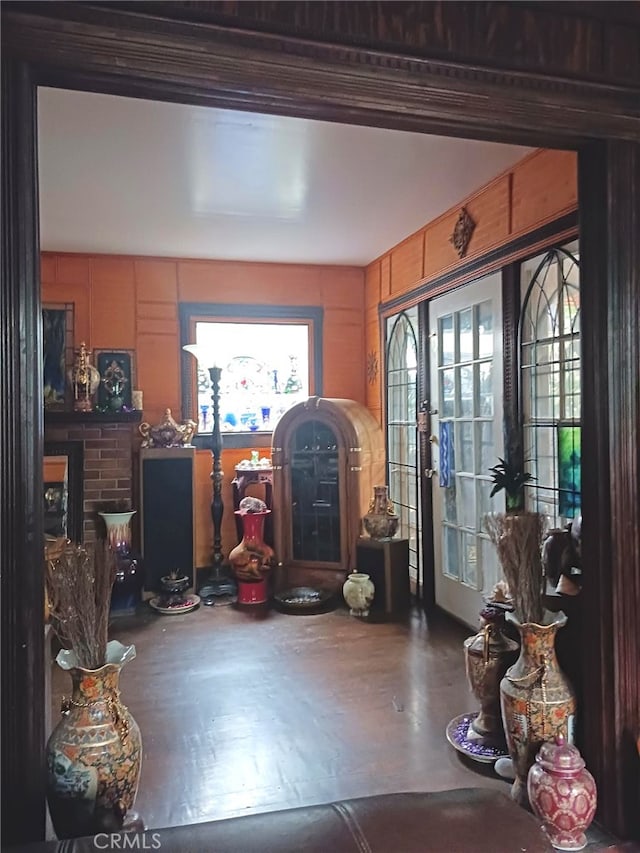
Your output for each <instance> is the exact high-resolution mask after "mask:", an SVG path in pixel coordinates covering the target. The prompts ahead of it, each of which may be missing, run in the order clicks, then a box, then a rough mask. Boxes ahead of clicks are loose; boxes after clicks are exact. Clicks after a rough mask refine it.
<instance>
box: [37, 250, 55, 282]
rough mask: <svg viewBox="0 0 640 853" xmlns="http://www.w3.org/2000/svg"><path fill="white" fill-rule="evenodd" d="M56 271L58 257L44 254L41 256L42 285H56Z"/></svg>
mask: <svg viewBox="0 0 640 853" xmlns="http://www.w3.org/2000/svg"><path fill="white" fill-rule="evenodd" d="M56 269H57V264H56V256H55V255H47V254H45V253H44V252H43V253H42V255H41V256H40V284H41V285H43V284H55V283H56Z"/></svg>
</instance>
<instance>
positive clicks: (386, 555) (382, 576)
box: [356, 537, 411, 617]
mask: <svg viewBox="0 0 640 853" xmlns="http://www.w3.org/2000/svg"><path fill="white" fill-rule="evenodd" d="M356 560H357V566H358V571H359V572H364V573H365V574H367V575H369V577H370V578H371V580H372V581H373V585H374V586H375V588H376V591H375V594H374V597H373V602H372V604H371V611H372V612H377V613H384V614H385V615H386V616H390V617H396V616H402V615H403V614H405V613H406V612H407V611H408V610H409V605H410V602H411V593H410V589H409V540H408V539H366V538H365V537H361V538H360V539H358V544H357V546H356Z"/></svg>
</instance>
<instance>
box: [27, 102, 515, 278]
mask: <svg viewBox="0 0 640 853" xmlns="http://www.w3.org/2000/svg"><path fill="white" fill-rule="evenodd" d="M38 115H39V172H40V222H41V245H42V248H43V249H45V250H51V251H68V252H99V253H100V252H105V253H114V254H133V255H158V256H169V257H171V256H174V257H191V258H218V259H233V260H246V261H272V262H289V263H294V262H304V263H317V264H355V265H358V266H362V265H365V264H367V263H369V262H370V261H372V260H374V259H375V258H376V257H378V256H379V255H381V254H382V253H383V252H385V251H386V250H387V249H389V248H391V247H392V246H393V245H395V244H396V243H398V242H399V241H400V240H402V239H403V238H404V237H406V236H408V235H409V234H411V233H412V232H414V231H416V230H417V229H418V228H420V227H421V226H423V225H424V224H425V223H426V222H428V221H429V220H431V219H433V218H435V217H436V216H438V215H439V214H441V213H443V212H444V211H445V210H447V209H448V208H449V207H451V206H453V205H455V204H457V203H458V202H459V201H461V200H462V199H463V198H464V197H465V196H466V195H468V194H469V193H470V192H472V191H474V190H476V189H478V188H479V187H481V186H482V185H483V184H484V183H486V182H487V181H489V180H490V179H491V178H493V177H495V176H496V175H497V174H498V173H500V172H501V171H504V170H505V169H507V168H508V167H509V166H511V165H512V164H513V163H515V162H516V161H517V160H519V159H521V158H522V157H523V156H524V155H525V154H527V153H528V152H529V151H530V150H531V149H529V148H523V147H520V146H516V145H498V144H494V143H490V142H475V141H469V140H462V139H449V138H445V137H438V136H426V135H424V134H420V133H409V132H405V131H397V130H386V129H380V128H369V127H359V126H355V125H343V124H334V123H331V122H324V121H310V120H308V119H298V118H286V117H281V116H269V115H259V114H255V113H244V112H235V111H231V110H221V109H210V108H206V107H194V106H185V105H180V104H166V103H159V102H155V101H142V100H136V99H132V98H120V97H115V96H112V95H98V94H91V93H85V92H73V91H65V90H60V89H46V88H41V89H40V90H39V104H38Z"/></svg>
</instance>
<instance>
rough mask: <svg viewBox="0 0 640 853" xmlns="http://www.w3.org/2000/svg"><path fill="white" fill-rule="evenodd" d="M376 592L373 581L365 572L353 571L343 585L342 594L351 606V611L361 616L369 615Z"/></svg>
mask: <svg viewBox="0 0 640 853" xmlns="http://www.w3.org/2000/svg"><path fill="white" fill-rule="evenodd" d="M374 593H375V587H374V585H373V581H372V580H371V578H370V577H369V575H366V574H364V572H351V574H350V575H349V576H348V577H347V579H346V581H345V582H344V585H343V587H342V594H343V595H344V600H345V601H346V603H347V605H348V606H349V613H350V614H351V615H352V616H358V617H361V618H362V617H364V616H368V615H369V607H370V606H371V602H372V601H373V596H374Z"/></svg>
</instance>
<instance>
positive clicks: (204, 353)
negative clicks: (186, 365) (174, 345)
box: [182, 344, 218, 369]
mask: <svg viewBox="0 0 640 853" xmlns="http://www.w3.org/2000/svg"><path fill="white" fill-rule="evenodd" d="M182 349H183V350H184V351H185V352H188V353H191V355H192V356H193V357H194V358H195V359H197V361H198V364H199V365H200V367H204V368H207V369H208V368H210V367H217V366H218V365H217V363H216V356H215V353H214V351H213V348H212V347H210V346H207V345H206V344H186V346H183V347H182Z"/></svg>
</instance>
